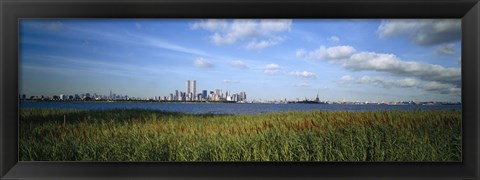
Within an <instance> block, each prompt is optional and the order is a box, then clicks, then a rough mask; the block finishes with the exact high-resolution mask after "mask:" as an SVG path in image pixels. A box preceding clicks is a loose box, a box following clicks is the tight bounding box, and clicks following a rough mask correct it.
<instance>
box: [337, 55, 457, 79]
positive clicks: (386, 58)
mask: <svg viewBox="0 0 480 180" xmlns="http://www.w3.org/2000/svg"><path fill="white" fill-rule="evenodd" d="M338 63H341V64H342V66H343V67H344V68H346V69H349V70H352V71H377V72H385V73H389V74H391V75H395V76H401V77H416V78H419V79H422V80H426V81H440V82H445V83H459V82H460V80H461V79H460V78H461V71H460V68H446V67H443V66H440V65H436V64H428V63H422V62H415V61H402V60H401V59H400V58H398V57H397V56H395V55H393V54H381V53H375V52H361V53H357V54H354V55H352V56H351V57H350V58H348V59H345V60H342V61H340V62H338Z"/></svg>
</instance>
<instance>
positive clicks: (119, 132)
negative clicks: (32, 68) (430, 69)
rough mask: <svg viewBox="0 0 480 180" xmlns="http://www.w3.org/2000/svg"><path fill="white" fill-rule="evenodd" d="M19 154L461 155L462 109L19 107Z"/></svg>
mask: <svg viewBox="0 0 480 180" xmlns="http://www.w3.org/2000/svg"><path fill="white" fill-rule="evenodd" d="M19 126H20V128H19V153H20V156H19V157H20V160H21V161H460V160H461V151H462V149H461V139H462V138H461V111H455V110H412V111H365V112H350V111H310V112H282V113H268V114H257V115H214V114H183V113H176V112H164V111H153V110H141V109H115V110H105V111H86V110H64V109H34V108H32V109H30V108H29V109H21V112H20V122H19Z"/></svg>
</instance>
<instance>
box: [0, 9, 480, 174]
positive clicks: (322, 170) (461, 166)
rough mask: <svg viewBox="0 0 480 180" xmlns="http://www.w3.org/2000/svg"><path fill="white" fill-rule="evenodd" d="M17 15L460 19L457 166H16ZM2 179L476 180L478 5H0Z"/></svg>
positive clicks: (478, 145)
mask: <svg viewBox="0 0 480 180" xmlns="http://www.w3.org/2000/svg"><path fill="white" fill-rule="evenodd" d="M19 18H461V19H462V116H463V117H462V119H463V121H462V123H463V124H462V137H463V141H462V147H463V148H462V151H463V152H462V162H439V163H437V162H399V163H392V162H385V163H384V162H358V163H351V162H295V163H279V162H242V163H239V162H232V163H228V162H218V163H215V162H168V163H166V162H159V163H153V162H18V136H17V134H18V22H19V21H18V20H19ZM0 22H1V28H0V29H1V31H0V33H1V37H0V42H1V45H0V46H1V47H0V54H1V61H0V179H472V180H473V179H480V161H479V157H480V143H479V142H480V141H479V140H480V139H479V134H480V133H479V130H480V123H479V117H480V116H479V115H480V111H479V110H480V108H479V103H480V96H479V94H480V89H479V88H480V87H479V82H480V81H479V77H480V63H479V60H480V51H479V50H480V29H479V28H480V3H479V1H478V0H299V1H294V0H244V1H237V0H177V1H174V0H157V1H150V0H142V1H135V0H124V1H120V0H115V1H105V0H99V1H94V0H63V1H59V0H39V1H31V0H17V1H14V0H0Z"/></svg>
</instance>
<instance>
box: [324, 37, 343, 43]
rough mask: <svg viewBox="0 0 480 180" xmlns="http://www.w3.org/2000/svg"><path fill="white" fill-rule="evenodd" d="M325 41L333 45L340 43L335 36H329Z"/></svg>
mask: <svg viewBox="0 0 480 180" xmlns="http://www.w3.org/2000/svg"><path fill="white" fill-rule="evenodd" d="M327 40H328V41H330V42H334V43H337V42H340V38H339V37H337V36H330V37H329V38H327Z"/></svg>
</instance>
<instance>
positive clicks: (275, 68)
mask: <svg viewBox="0 0 480 180" xmlns="http://www.w3.org/2000/svg"><path fill="white" fill-rule="evenodd" d="M280 69H281V67H280V66H279V65H278V64H268V65H266V66H265V70H264V71H263V72H264V73H265V74H268V75H273V74H277V73H278V72H280Z"/></svg>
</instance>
